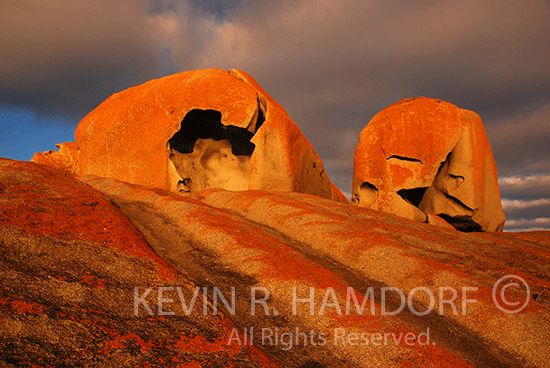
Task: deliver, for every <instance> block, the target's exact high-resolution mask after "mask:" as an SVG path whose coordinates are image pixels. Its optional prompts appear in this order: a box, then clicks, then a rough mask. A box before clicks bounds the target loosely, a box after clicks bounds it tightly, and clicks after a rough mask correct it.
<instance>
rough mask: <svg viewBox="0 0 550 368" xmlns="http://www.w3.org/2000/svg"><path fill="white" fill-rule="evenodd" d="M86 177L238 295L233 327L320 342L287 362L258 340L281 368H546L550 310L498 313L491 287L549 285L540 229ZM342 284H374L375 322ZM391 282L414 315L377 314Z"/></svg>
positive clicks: (182, 257)
mask: <svg viewBox="0 0 550 368" xmlns="http://www.w3.org/2000/svg"><path fill="white" fill-rule="evenodd" d="M84 180H85V181H86V182H87V183H89V184H90V185H91V186H93V187H94V188H96V189H98V190H100V191H102V192H103V193H105V194H107V195H108V196H109V197H110V198H111V199H112V200H113V201H114V202H115V203H116V204H117V205H118V206H119V207H120V208H121V209H122V211H123V212H124V213H126V214H127V215H128V217H129V218H130V219H131V221H132V222H133V223H134V224H135V225H136V227H137V228H138V229H140V231H141V232H142V233H143V234H144V237H145V238H146V239H147V241H148V242H149V244H150V245H151V246H152V247H153V248H154V249H155V250H156V251H157V252H158V253H159V255H161V256H162V257H163V259H166V260H168V261H169V262H170V263H171V264H173V265H174V267H176V268H177V269H178V270H180V271H181V272H182V273H184V274H186V275H187V276H188V277H189V278H191V279H192V280H193V281H194V282H195V283H197V284H198V285H201V286H203V287H219V288H220V289H221V290H222V291H223V293H224V294H225V295H229V294H230V293H231V291H230V290H231V287H235V289H236V290H237V292H236V307H235V309H236V312H235V313H234V314H233V315H232V318H233V320H234V321H235V322H236V323H238V324H239V325H241V326H253V327H255V328H256V330H257V331H258V330H261V329H270V328H271V329H274V328H277V329H278V330H279V331H280V332H281V333H282V332H286V333H292V331H293V330H295V329H296V328H298V329H299V330H300V331H315V333H317V334H322V333H325V334H326V336H327V341H328V342H329V343H326V344H324V345H322V346H314V345H312V344H309V345H307V346H304V344H299V345H298V346H293V347H292V353H293V356H292V358H290V357H289V355H288V354H286V351H282V350H283V349H282V346H281V344H279V345H278V346H273V345H272V344H270V343H269V342H268V343H267V344H264V345H263V348H264V349H265V351H266V352H268V353H269V354H270V355H271V356H273V357H275V359H277V360H278V361H279V362H281V363H282V364H283V365H284V366H299V364H305V363H306V362H307V361H314V362H317V363H318V364H322V365H324V366H350V367H352V366H355V367H356V366H368V367H371V366H382V367H387V366H401V365H402V364H404V365H406V366H419V367H420V366H426V365H428V364H432V365H433V366H464V365H465V364H471V365H473V366H476V367H495V366H504V367H525V366H540V367H545V366H548V361H549V358H550V349H549V347H548V345H547V343H546V342H547V341H550V331H549V330H548V328H547V326H548V324H549V322H550V315H549V311H550V306H548V305H547V304H545V303H542V302H540V301H536V300H534V299H533V298H532V297H530V296H529V295H528V293H527V290H526V289H525V288H521V287H518V288H513V289H509V290H508V291H507V292H509V293H510V294H507V300H508V301H510V302H514V303H515V302H519V301H522V300H526V301H527V307H526V308H525V309H524V310H522V311H521V312H520V313H517V314H510V313H506V312H503V311H501V310H500V309H498V307H497V306H496V304H495V302H494V301H493V298H492V290H493V286H494V285H495V284H496V283H497V281H498V280H499V279H500V278H501V277H502V276H505V275H510V274H511V275H517V276H520V277H522V278H523V279H524V280H526V282H527V283H528V285H529V286H530V289H531V291H532V292H533V293H534V292H535V291H536V290H538V292H539V293H540V292H541V291H542V290H545V289H548V288H550V283H549V281H548V280H549V279H550V277H549V276H550V269H549V268H548V264H550V249H549V247H548V245H547V244H546V243H545V242H538V239H541V238H542V239H544V238H545V237H548V236H550V234H549V233H548V232H546V233H534V234H532V235H529V234H524V235H517V234H511V235H508V234H502V233H499V234H495V233H483V234H464V233H458V232H456V231H453V230H447V229H444V228H440V227H435V226H432V225H428V224H421V223H416V222H413V221H409V220H405V219H402V218H400V217H397V216H394V215H391V214H386V213H381V212H378V211H373V210H369V209H365V208H360V207H355V206H349V205H342V204H339V203H336V202H334V201H329V200H323V199H319V198H317V197H313V196H308V195H304V194H299V193H275V192H266V191H247V192H229V191H224V190H217V189H212V190H206V191H203V192H200V193H198V194H196V195H188V196H182V195H177V194H174V193H169V192H165V191H160V190H150V189H147V188H143V187H139V186H134V185H129V184H125V183H121V182H117V181H116V180H114V179H102V178H96V177H88V178H85V179H84ZM252 287H261V288H265V289H266V290H268V291H269V295H270V297H269V304H268V305H269V308H268V311H270V314H269V315H265V313H261V315H260V316H252V315H251V313H250V303H251V302H250V290H251V288H252ZM293 287H294V288H295V290H296V291H295V293H296V295H299V296H297V298H301V299H304V298H305V299H307V297H309V296H310V295H312V294H309V293H313V296H314V303H313V304H314V305H313V307H312V308H313V312H310V310H309V304H306V303H302V304H300V305H299V306H298V309H297V311H296V312H294V311H293V310H291V307H292V305H293V300H296V295H295V298H294V299H293V296H292V293H293V292H294V291H293ZM350 287H352V288H353V289H354V290H355V291H356V292H357V295H358V297H359V301H361V298H362V296H363V295H365V294H366V293H368V290H369V289H368V288H369V287H373V289H374V294H375V295H374V299H375V301H376V302H377V303H378V304H377V305H376V306H375V310H374V313H371V311H370V310H369V308H368V305H369V304H368V303H367V311H364V313H361V314H360V315H356V314H354V313H351V314H349V315H348V314H346V313H345V310H344V309H345V306H346V301H347V300H348V299H349V297H348V295H347V292H348V288H350ZM388 287H393V288H397V289H399V290H400V291H402V292H403V294H404V295H405V297H407V296H408V297H409V298H407V301H408V302H409V303H410V305H412V307H411V306H410V305H409V304H406V305H405V308H404V309H403V310H402V311H401V312H399V313H393V315H391V316H390V315H383V314H382V313H381V308H382V306H381V305H380V304H381V303H380V302H381V291H382V288H388ZM415 288H423V289H416V290H415ZM447 288H453V289H454V290H457V296H456V297H455V298H454V299H453V300H454V304H453V303H444V302H443V301H444V300H449V299H451V298H450V296H449V294H445V293H448V292H449V293H451V292H452V291H451V290H448V289H447ZM328 290H333V291H334V294H333V293H331V292H330V291H328ZM441 290H443V291H441ZM239 291H240V293H239ZM327 291H328V292H327ZM440 292H443V296H441V294H440ZM429 293H431V294H432V295H433V296H434V301H433V302H434V303H433V304H434V308H433V310H432V311H431V312H429V313H427V314H426V315H425V316H421V315H418V314H417V313H415V312H414V311H420V312H423V311H425V310H427V309H429V305H430V300H429V298H428V296H429ZM451 296H452V295H451ZM327 302H328V304H327ZM330 303H333V304H330ZM335 304H338V305H339V306H340V307H341V309H340V311H339V310H338V307H337V306H335ZM401 304H402V303H401V299H400V297H399V294H397V293H394V294H388V295H387V298H386V300H385V303H384V305H383V306H384V308H385V309H386V312H390V314H392V313H391V312H393V311H396V310H399V308H400V305H401ZM439 305H441V306H442V307H441V308H442V309H441V310H440V309H439ZM323 306H324V307H323ZM258 308H259V307H258ZM300 308H302V309H300ZM274 310H277V312H278V314H277V315H274V313H273V311H274ZM455 310H456V311H455ZM339 312H340V313H339ZM338 327H345V328H346V332H347V334H352V333H360V332H365V331H366V332H368V333H371V334H374V333H381V334H382V335H383V334H384V333H389V332H394V333H399V332H404V333H407V332H409V331H412V332H414V333H416V334H420V333H422V332H426V331H428V329H429V330H430V333H431V339H432V340H431V342H432V343H433V344H430V345H429V346H422V345H420V344H416V345H414V346H406V345H405V344H403V343H401V344H388V345H383V346H375V345H373V344H372V343H371V344H367V345H361V344H359V346H353V345H351V344H336V343H335V342H337V338H336V337H335V335H336V334H337V331H336V329H335V328H338ZM295 335H296V333H295ZM418 336H419V335H418ZM338 341H339V340H338ZM297 356H301V357H302V360H299V358H298V357H297ZM296 364H298V365H296Z"/></svg>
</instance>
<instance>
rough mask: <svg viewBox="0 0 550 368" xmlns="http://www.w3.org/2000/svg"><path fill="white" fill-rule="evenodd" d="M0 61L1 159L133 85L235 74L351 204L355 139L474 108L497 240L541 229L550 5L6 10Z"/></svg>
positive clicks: (317, 3)
mask: <svg viewBox="0 0 550 368" xmlns="http://www.w3.org/2000/svg"><path fill="white" fill-rule="evenodd" d="M413 4H414V5H413ZM0 50H1V51H0V156H1V157H9V158H14V159H18V160H29V159H30V158H31V157H32V156H33V155H34V152H35V151H45V150H49V149H54V148H55V146H54V144H55V143H60V142H65V141H73V140H74V129H75V127H76V125H77V124H78V122H79V121H80V119H82V117H84V115H86V114H87V113H88V112H89V111H91V110H92V109H93V108H95V107H96V106H97V105H99V104H100V103H101V102H102V101H103V100H104V99H106V98H107V97H108V96H109V95H111V94H113V93H115V92H118V91H120V90H123V89H125V88H128V87H130V86H134V85H138V84H141V83H143V82H145V81H147V80H149V79H152V78H158V77H162V76H164V75H168V74H172V73H176V72H179V71H183V70H190V69H201V68H211V67H218V68H222V69H229V68H236V69H241V70H244V71H246V72H248V73H250V74H251V75H252V76H253V77H254V78H255V79H256V80H257V81H258V82H259V83H260V85H261V86H262V87H263V88H264V89H265V90H266V91H267V92H268V93H269V94H270V95H271V96H272V97H273V98H274V99H275V100H276V101H278V102H279V103H280V104H281V105H282V106H283V107H285V109H286V110H287V112H288V114H289V115H290V117H291V118H292V119H293V120H294V121H295V122H296V124H298V126H299V127H300V128H301V129H302V131H303V132H304V134H305V136H306V137H307V138H308V139H309V140H310V141H311V143H312V144H313V146H314V147H315V149H316V150H317V152H318V154H319V155H320V156H321V158H322V159H323V162H324V164H325V167H326V169H327V172H328V173H329V175H330V176H331V179H332V181H333V182H334V183H335V184H336V185H337V186H338V187H339V188H340V189H341V190H342V191H343V192H346V193H349V192H350V191H351V177H352V172H353V166H352V164H353V154H354V150H355V146H356V145H357V141H358V136H359V132H360V131H361V130H362V129H363V128H364V127H365V125H366V124H367V123H368V122H369V120H370V119H371V118H372V117H373V116H374V115H375V114H376V113H377V112H379V111H380V110H382V109H383V108H385V107H386V106H388V105H390V104H392V103H394V102H397V101H398V100H400V99H403V98H408V97H416V96H426V97H432V98H439V99H442V100H445V101H448V102H451V103H454V104H455V105H457V106H459V107H461V108H466V109H469V110H473V111H475V112H477V113H478V114H480V115H481V118H482V119H483V122H484V124H485V128H486V130H487V134H488V137H489V140H490V142H491V145H492V148H493V152H494V155H495V160H496V163H497V167H498V170H499V176H500V188H501V194H502V198H503V206H504V209H505V212H506V215H507V223H506V228H505V229H507V230H520V229H550V1H549V0H521V1H519V0H518V1H516V0H482V1H477V0H468V1H431V0H417V1H406V0H395V1H393V0H375V1H368V0H362V1H356V0H346V1H330V0H288V1H287V0H270V1H254V0H243V1H239V0H231V1H219V2H218V1H201V0H166V1H163V0H117V1H111V0H86V1H78V0H77V1H75V0H56V1H49V0H2V1H0Z"/></svg>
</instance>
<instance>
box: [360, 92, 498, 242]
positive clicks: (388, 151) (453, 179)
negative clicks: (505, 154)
mask: <svg viewBox="0 0 550 368" xmlns="http://www.w3.org/2000/svg"><path fill="white" fill-rule="evenodd" d="M352 196H353V197H352V202H353V203H355V204H358V205H359V206H364V207H368V208H372V209H377V210H381V211H385V212H390V213H394V214H397V215H400V216H403V217H406V218H409V219H414V220H417V221H422V222H425V221H426V222H431V223H439V224H441V223H442V221H441V219H438V218H437V217H436V216H439V217H442V218H444V219H445V220H446V221H447V222H449V223H450V224H452V225H453V226H454V227H455V228H457V229H458V230H463V231H481V230H482V231H502V228H503V226H504V211H503V210H502V206H501V203H500V192H499V188H498V176H497V170H496V165H495V161H494V158H493V154H492V151H491V147H490V145H489V141H488V140H487V136H486V134H485V129H484V128H483V123H482V122H481V119H480V117H479V116H478V115H477V114H476V113H474V112H472V111H468V110H464V109H459V108H458V107H456V106H455V105H452V104H450V103H447V102H444V101H440V100H435V99H430V98H424V97H420V98H414V99H407V100H402V101H399V102H397V103H396V104H394V105H391V106H389V107H387V108H386V109H384V110H382V111H381V112H379V113H378V114H376V115H375V116H374V117H373V119H372V120H371V121H370V123H369V124H368V125H367V126H366V127H365V128H364V129H363V131H362V132H361V135H360V137H359V144H358V145H357V149H356V151H355V158H354V174H353V194H352ZM428 215H431V216H428ZM434 215H435V216H434Z"/></svg>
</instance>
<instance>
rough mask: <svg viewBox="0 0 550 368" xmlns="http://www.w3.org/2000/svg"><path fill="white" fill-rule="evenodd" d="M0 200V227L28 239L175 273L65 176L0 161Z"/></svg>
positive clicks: (96, 197) (101, 202)
mask: <svg viewBox="0 0 550 368" xmlns="http://www.w3.org/2000/svg"><path fill="white" fill-rule="evenodd" d="M0 164H1V167H2V171H3V173H2V175H1V176H0V183H1V185H2V195H3V199H4V200H3V201H1V202H0V213H3V214H4V216H0V226H9V225H11V226H16V227H18V228H22V229H25V230H26V231H29V232H30V233H33V234H43V235H51V236H54V237H59V238H65V239H80V240H89V241H93V242H95V243H97V244H101V245H104V246H109V247H114V248H117V249H120V250H121V251H123V252H125V253H128V254H131V255H135V256H139V257H146V258H149V259H151V260H153V261H154V262H155V264H156V267H158V272H159V275H160V276H161V277H162V278H164V279H174V278H175V277H176V275H177V273H176V271H175V270H174V269H173V268H172V267H171V266H169V265H168V264H167V263H166V262H165V261H164V260H162V259H161V258H160V257H158V255H157V254H156V253H155V252H154V251H153V250H152V249H151V248H150V247H149V245H148V244H147V243H146V242H145V241H144V240H143V236H142V235H141V234H140V233H139V232H138V231H137V230H136V229H135V227H134V226H133V225H132V224H131V222H130V221H129V220H128V218H127V217H126V216H125V215H124V214H123V213H122V212H121V211H120V210H119V209H118V208H116V207H115V206H114V205H113V204H112V203H111V201H110V200H109V199H108V198H107V197H105V196H104V195H102V194H101V193H99V192H97V191H95V190H94V189H92V188H91V187H90V186H88V185H86V184H83V183H81V182H79V181H77V180H75V179H73V178H72V177H70V176H68V175H63V174H60V173H58V172H57V171H55V170H53V169H51V168H48V167H45V166H42V165H38V164H34V163H29V162H18V161H12V160H7V159H0Z"/></svg>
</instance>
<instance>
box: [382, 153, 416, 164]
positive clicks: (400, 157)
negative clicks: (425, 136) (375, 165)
mask: <svg viewBox="0 0 550 368" xmlns="http://www.w3.org/2000/svg"><path fill="white" fill-rule="evenodd" d="M392 158H394V159H396V160H401V161H410V162H420V164H422V165H423V163H422V161H420V160H419V159H417V158H411V157H405V156H398V155H391V156H390V157H388V158H386V160H390V159H392Z"/></svg>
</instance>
